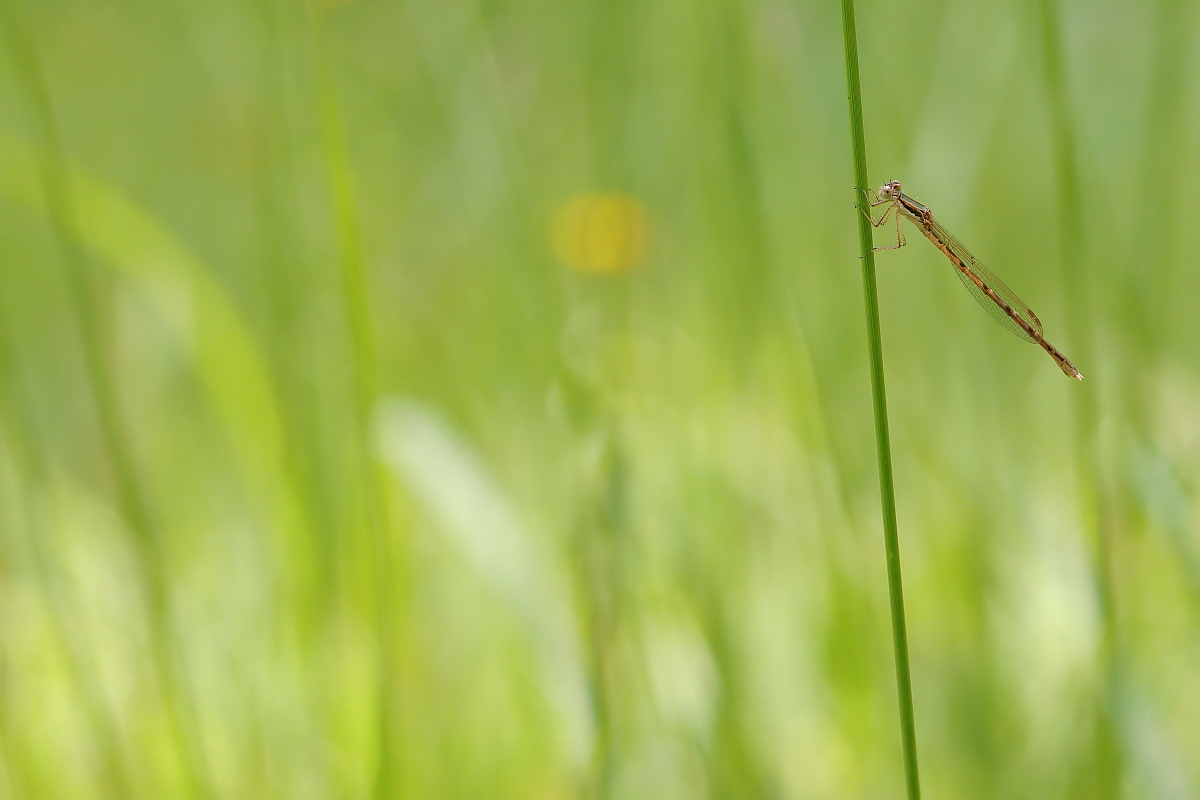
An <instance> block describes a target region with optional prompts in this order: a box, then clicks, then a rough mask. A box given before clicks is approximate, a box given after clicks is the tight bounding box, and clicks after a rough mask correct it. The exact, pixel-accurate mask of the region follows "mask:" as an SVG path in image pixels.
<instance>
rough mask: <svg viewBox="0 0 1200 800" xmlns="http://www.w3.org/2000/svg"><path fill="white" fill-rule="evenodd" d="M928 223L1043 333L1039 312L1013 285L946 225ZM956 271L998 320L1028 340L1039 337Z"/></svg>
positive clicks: (974, 269) (949, 246)
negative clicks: (1010, 287)
mask: <svg viewBox="0 0 1200 800" xmlns="http://www.w3.org/2000/svg"><path fill="white" fill-rule="evenodd" d="M928 224H929V226H930V229H931V230H932V231H933V232H934V233H935V234H936V235H937V236H938V238H939V239H941V240H942V241H943V242H945V244H946V247H948V248H949V249H950V252H952V253H954V255H956V256H958V258H960V259H961V260H962V262H963V263H964V264H966V265H967V266H968V267H969V268H970V269H971V271H972V272H974V273H975V275H976V276H978V278H979V279H980V280H981V281H983V282H984V284H986V285H987V287H988V288H989V289H991V290H992V291H993V292H995V293H996V296H997V297H999V298H1000V299H1001V300H1003V301H1004V302H1005V303H1008V306H1009V308H1011V309H1012V310H1013V312H1014V313H1016V315H1017V316H1019V317H1020V318H1021V319H1022V320H1024V321H1025V322H1026V323H1028V325H1029V327H1030V328H1033V329H1034V330H1035V331H1037V332H1038V335H1039V336H1040V335H1041V334H1042V321H1041V320H1040V319H1038V318H1037V314H1034V313H1033V309H1031V308H1030V307H1029V306H1027V305H1025V303H1024V301H1023V300H1021V298H1019V297H1017V295H1016V293H1015V292H1014V291H1013V290H1012V289H1009V288H1008V287H1007V286H1005V285H1004V282H1003V281H1002V280H1000V279H999V278H997V277H996V276H995V275H994V274H992V271H991V270H989V269H988V268H987V267H985V266H984V265H983V264H980V263H979V261H978V260H977V259H976V258H975V256H973V255H971V252H970V251H969V250H967V248H966V247H964V246H963V243H962V242H960V241H959V240H958V239H956V238H954V234H952V233H950V231H948V230H946V229H945V228H943V227H942V226H941V225H940V224H938V223H937V222H935V221H934V220H929V223H928ZM954 271H955V272H956V273H957V274H958V277H959V280H961V281H962V282H963V285H964V286H966V287H967V290H968V291H970V292H971V296H972V297H974V298H975V299H976V300H977V301H978V302H979V305H981V306H983V307H984V308H985V309H987V312H988V313H989V314H991V315H992V316H993V317H995V318H996V321H997V322H999V323H1000V324H1001V325H1003V326H1004V327H1006V328H1008V329H1009V330H1010V331H1012V332H1013V333H1015V334H1016V335H1017V336H1019V337H1020V338H1022V339H1024V340H1025V341H1027V342H1036V341H1037V340H1036V339H1034V338H1033V337H1032V336H1030V335H1029V333H1028V332H1027V331H1026V330H1025V329H1024V328H1022V327H1021V326H1020V325H1018V324H1017V322H1016V320H1014V319H1013V318H1012V317H1010V316H1009V315H1008V314H1007V313H1006V312H1005V310H1004V309H1003V308H1002V307H1000V306H998V305H996V301H995V300H993V299H992V298H991V297H988V295H987V294H986V293H984V292H983V290H982V289H980V288H979V287H978V286H976V285H975V282H974V281H972V280H971V279H970V278H968V277H967V276H966V275H964V274H963V273H962V271H961V270H959V269H955V270H954Z"/></svg>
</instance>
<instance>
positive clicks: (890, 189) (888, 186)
mask: <svg viewBox="0 0 1200 800" xmlns="http://www.w3.org/2000/svg"><path fill="white" fill-rule="evenodd" d="M898 194H900V181H888V182H887V183H885V184H884V185H883V186H880V187H879V196H880V197H888V198H891V197H895V196H897V195H898Z"/></svg>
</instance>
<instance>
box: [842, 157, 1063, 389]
mask: <svg viewBox="0 0 1200 800" xmlns="http://www.w3.org/2000/svg"><path fill="white" fill-rule="evenodd" d="M859 191H861V192H862V193H863V195H865V196H866V197H867V202H868V203H869V204H870V206H871V208H875V207H876V206H881V205H884V204H886V205H887V208H885V209H884V210H883V213H882V214H880V215H879V218H878V219H875V218H874V217H872V216H871V214H870V212H869V211H867V210H866V209H862V212H863V213H864V214H866V215H867V219H869V220H871V224H872V225H874V226H875V227H876V228H879V227H882V226H883V224H884V223H885V222H887V221H888V217H889V216H891V217H892V218H893V219H894V220H895V222H896V243H895V244H894V245H891V246H890V247H875V248H872V249H873V250H896V249H899V248H901V247H903V246H904V245H905V244H906V242H905V241H904V231H903V230H901V228H900V218H901V217H905V218H907V219H908V220H909V221H910V222H912V223H913V224H914V225H916V226H917V228H919V229H920V231H921V233H923V234H925V236H926V238H928V239H929V241H931V242H933V244H934V246H936V247H937V249H938V250H941V251H942V253H944V254H945V256H946V258H948V259H950V262H951V263H952V264H954V268H955V271H956V272H957V273H958V277H959V278H960V279H961V280H962V282H963V285H965V286H966V287H967V288H968V289H969V290H970V291H971V294H972V295H974V297H975V299H976V300H978V301H979V304H980V305H981V306H983V307H984V308H986V309H987V310H988V313H990V314H991V315H992V316H993V317H995V318H996V319H997V320H998V321H999V322H1000V324H1002V325H1003V326H1004V327H1006V328H1008V329H1009V330H1010V331H1012V332H1013V333H1015V334H1016V335H1017V336H1019V337H1021V338H1022V339H1024V340H1025V341H1027V342H1033V343H1034V344H1036V345H1039V346H1040V347H1041V348H1042V349H1043V350H1045V351H1046V352H1047V353H1049V354H1050V357H1051V358H1053V359H1054V363H1055V364H1058V368H1059V369H1061V370H1062V371H1063V374H1065V375H1066V376H1067V377H1069V378H1078V379H1079V380H1083V376H1082V375H1080V374H1079V370H1077V369H1075V365H1074V364H1072V363H1071V362H1070V360H1069V359H1068V358H1067V357H1066V356H1065V355H1063V354H1062V353H1061V352H1060V351H1059V350H1058V348H1056V347H1055V346H1054V345H1052V344H1050V343H1049V342H1047V341H1046V337H1044V336H1043V335H1042V322H1041V320H1039V319H1038V318H1037V314H1034V313H1033V310H1032V309H1030V308H1029V306H1027V305H1025V303H1024V302H1023V301H1022V300H1021V298H1019V297H1017V295H1016V294H1015V293H1014V292H1013V290H1012V289H1009V288H1008V287H1007V286H1005V285H1004V283H1003V282H1002V281H1001V280H1000V279H999V278H997V277H996V276H995V275H993V274H992V273H991V271H990V270H989V269H988V268H987V267H985V266H984V265H983V264H980V263H979V261H978V260H976V258H975V256H973V255H971V253H970V252H969V251H968V250H967V248H965V247H963V244H962V242H960V241H958V239H955V238H954V235H953V234H951V233H950V231H948V230H946V229H945V228H943V227H942V226H941V225H940V224H939V223H938V222H937V221H936V220H934V218H933V213H932V212H931V211H930V210H929V209H928V208H926V207H925V206H923V205H921V204H920V203H918V202H917V201H916V200H914V199H912V198H911V197H909V196H908V195H906V194H905V193H904V192H902V191H900V181H889V182H888V183H885V184H884V185H883V186H880V187H879V191H878V192H874V191H871V190H870V189H860V190H859Z"/></svg>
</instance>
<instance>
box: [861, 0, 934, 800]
mask: <svg viewBox="0 0 1200 800" xmlns="http://www.w3.org/2000/svg"><path fill="white" fill-rule="evenodd" d="M842 41H843V45H844V50H845V56H846V88H847V97H848V99H849V101H850V139H851V148H852V149H853V153H854V185H855V187H857V188H865V187H866V186H867V185H868V180H867V148H866V136H865V134H864V132H863V116H862V92H861V90H860V88H859V81H858V35H857V33H856V31H855V27H854V0H842ZM857 188H856V189H855V191H856V193H857ZM861 199H862V198H861V196H856V197H855V201H856V202H860V201H861ZM855 217H856V219H857V220H858V239H859V249H860V250H861V251H862V277H863V297H864V299H865V301H866V312H867V350H868V358H869V360H870V364H871V399H872V405H873V406H874V411H875V450H876V454H877V455H878V458H879V495H880V504H881V506H882V511H883V537H884V549H885V552H886V556H887V575H888V599H889V604H890V606H891V616H892V646H893V649H894V651H895V658H896V694H897V699H898V701H899V705H900V740H901V745H902V748H903V754H904V779H905V785H906V788H907V795H908V800H920V797H921V783H920V776H919V774H918V771H917V729H916V722H915V720H914V716H913V701H912V679H911V675H910V672H909V666H908V630H907V626H906V625H905V622H904V583H903V580H902V579H901V575H900V537H899V533H898V531H897V527H896V496H895V494H896V493H895V489H894V487H893V483H892V446H891V439H890V435H889V433H888V417H887V393H886V390H885V387H884V380H883V340H882V337H881V335H880V330H879V296H878V291H877V289H876V283H875V254H874V253H873V252H872V251H871V246H872V239H871V225H870V223H869V222H868V220H867V218H866V216H865V215H864V214H860V213H857V211H856V212H855Z"/></svg>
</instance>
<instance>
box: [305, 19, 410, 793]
mask: <svg viewBox="0 0 1200 800" xmlns="http://www.w3.org/2000/svg"><path fill="white" fill-rule="evenodd" d="M308 16H309V27H310V31H311V36H312V42H311V43H312V50H313V55H314V59H315V65H316V70H317V75H316V78H317V87H316V88H317V92H318V100H319V103H320V106H319V108H320V122H321V127H322V142H323V147H324V151H325V162H326V171H327V174H328V180H329V191H330V201H331V203H332V211H333V224H334V233H335V235H336V238H337V248H338V262H339V270H340V274H341V284H342V302H343V313H344V314H345V320H346V325H347V328H348V333H349V337H350V349H351V351H352V352H351V358H352V364H353V367H354V369H353V383H354V385H353V387H352V390H353V393H354V416H355V419H354V425H355V431H356V438H357V439H358V441H357V442H356V448H355V449H356V450H357V454H358V459H359V470H360V475H361V476H362V481H363V484H362V487H363V500H364V502H365V513H366V524H367V528H368V535H369V536H370V539H371V541H370V546H371V556H372V558H371V561H372V578H373V583H374V587H373V588H374V603H375V608H374V612H375V619H374V624H375V637H376V647H377V651H376V665H375V669H376V675H375V679H376V691H377V702H378V704H379V705H378V708H377V716H376V720H375V724H376V731H377V744H376V760H375V766H374V776H373V779H372V781H371V783H372V794H373V796H374V797H376V798H379V800H385V799H388V800H390V799H391V798H398V797H404V796H405V792H404V789H403V785H404V781H403V772H402V767H403V764H402V761H401V760H400V759H398V758H396V754H398V753H403V747H402V746H401V726H400V723H399V708H400V698H399V692H398V689H397V680H398V676H397V666H398V662H399V655H400V654H399V641H398V634H397V630H398V628H399V621H400V619H401V615H400V613H399V610H398V608H397V605H396V602H395V600H396V594H395V591H396V581H395V580H394V579H393V574H392V573H393V553H392V548H391V547H390V542H389V539H388V537H389V534H390V532H391V530H392V526H391V525H390V524H389V519H388V507H387V502H386V500H385V497H386V489H385V484H384V480H385V478H384V475H383V472H382V470H381V468H380V465H379V463H378V461H377V460H376V459H375V458H374V456H373V451H374V448H373V447H372V443H371V430H372V423H371V421H372V416H373V410H374V404H375V400H376V384H375V341H374V332H373V325H372V322H371V309H370V292H369V289H368V279H367V265H366V257H365V256H364V254H363V248H362V233H361V226H360V222H359V219H360V217H359V212H358V203H357V201H356V199H355V191H354V179H353V170H352V169H351V165H350V155H349V148H348V146H347V143H346V132H345V125H344V123H343V121H342V112H341V104H340V102H339V100H338V92H337V87H336V83H335V80H334V76H333V68H332V65H331V64H330V58H329V53H328V47H327V44H326V41H325V31H324V24H325V14H324V10H323V9H322V7H321V4H320V3H316V2H312V3H310V4H309V9H308Z"/></svg>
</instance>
